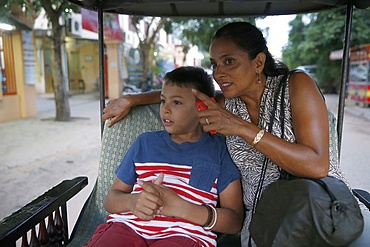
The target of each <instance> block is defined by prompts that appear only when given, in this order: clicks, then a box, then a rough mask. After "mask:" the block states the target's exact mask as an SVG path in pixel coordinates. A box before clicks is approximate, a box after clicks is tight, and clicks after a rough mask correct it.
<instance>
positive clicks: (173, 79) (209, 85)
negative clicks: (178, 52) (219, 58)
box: [164, 66, 215, 97]
mask: <svg viewBox="0 0 370 247" xmlns="http://www.w3.org/2000/svg"><path fill="white" fill-rule="evenodd" d="M164 83H165V84H166V83H170V84H174V85H176V86H179V87H189V88H194V89H196V90H198V91H200V92H202V93H204V94H206V95H208V96H209V97H213V96H215V86H214V85H213V79H212V77H211V76H209V75H208V74H207V72H205V71H204V69H202V68H200V67H194V66H184V67H179V68H176V69H174V70H172V71H170V72H168V73H166V75H165V76H164Z"/></svg>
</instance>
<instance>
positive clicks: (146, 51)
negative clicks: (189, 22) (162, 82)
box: [131, 16, 168, 78]
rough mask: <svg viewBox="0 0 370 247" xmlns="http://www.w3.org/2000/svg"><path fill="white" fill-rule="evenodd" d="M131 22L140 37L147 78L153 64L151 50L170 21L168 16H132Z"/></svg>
mask: <svg viewBox="0 0 370 247" xmlns="http://www.w3.org/2000/svg"><path fill="white" fill-rule="evenodd" d="M131 22H132V24H133V25H134V26H135V30H136V35H137V37H138V39H139V49H140V50H141V55H142V59H143V74H144V77H145V78H146V77H147V75H149V72H151V65H152V64H153V61H152V56H151V51H153V49H154V47H155V44H156V41H157V37H158V35H159V32H160V30H161V29H162V28H163V27H164V25H165V24H166V23H167V22H168V18H165V17H144V16H132V17H131ZM141 22H144V33H143V32H142V31H141V30H142V29H141V28H140V24H141Z"/></svg>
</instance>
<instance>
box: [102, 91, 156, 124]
mask: <svg viewBox="0 0 370 247" xmlns="http://www.w3.org/2000/svg"><path fill="white" fill-rule="evenodd" d="M160 94H161V91H160V90H156V91H150V92H145V93H140V94H133V95H130V94H128V95H125V96H123V97H122V98H118V99H114V100H110V101H109V102H108V103H107V105H106V106H105V108H104V110H103V116H102V120H103V121H106V120H108V119H110V120H109V122H108V123H107V126H108V127H111V126H113V125H114V124H115V123H117V122H118V121H119V120H121V119H122V118H124V117H125V116H126V115H127V114H128V113H129V112H130V109H131V108H132V107H134V106H136V105H148V104H155V103H159V102H160Z"/></svg>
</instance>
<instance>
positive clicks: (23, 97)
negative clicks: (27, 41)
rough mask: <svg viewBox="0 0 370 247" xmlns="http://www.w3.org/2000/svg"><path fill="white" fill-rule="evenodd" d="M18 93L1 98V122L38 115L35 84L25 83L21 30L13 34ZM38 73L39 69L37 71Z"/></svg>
mask: <svg viewBox="0 0 370 247" xmlns="http://www.w3.org/2000/svg"><path fill="white" fill-rule="evenodd" d="M12 42H13V56H14V63H15V66H14V69H15V71H14V74H15V81H16V87H17V94H16V95H4V96H3V97H2V99H1V100H0V122H3V121H10V120H15V119H19V118H27V117H33V116H36V115H37V100H36V99H37V96H36V90H35V86H34V85H25V84H24V70H23V53H22V51H23V49H22V37H21V32H20V31H16V32H13V34H12ZM35 73H37V71H35Z"/></svg>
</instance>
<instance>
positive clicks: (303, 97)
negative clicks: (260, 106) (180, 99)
mask: <svg viewBox="0 0 370 247" xmlns="http://www.w3.org/2000/svg"><path fill="white" fill-rule="evenodd" d="M289 90H290V91H289V93H290V102H291V109H292V118H293V129H294V134H295V136H296V139H297V140H296V141H297V143H290V142H287V141H285V140H282V139H280V138H279V137H277V136H275V135H272V134H270V133H265V134H264V136H263V137H262V139H261V140H260V142H258V144H257V145H255V148H256V149H257V150H259V151H260V152H261V153H263V154H264V155H266V156H267V157H268V158H270V159H271V160H272V161H273V162H274V163H276V164H277V165H279V166H280V167H281V168H282V169H284V170H285V171H287V172H289V173H291V174H293V175H296V176H308V177H324V176H326V175H327V173H328V170H329V124H328V114H327V108H326V105H325V102H324V100H323V98H322V95H321V93H320V92H319V90H318V88H317V86H316V84H315V82H314V81H313V80H312V78H311V77H310V76H308V75H307V74H306V73H301V72H300V73H294V74H292V75H291V76H290V79H289ZM195 95H196V96H197V97H199V98H200V99H201V100H203V101H204V103H206V104H207V105H208V110H205V111H201V112H199V113H198V116H199V119H200V122H201V124H202V125H203V129H204V131H210V130H211V129H212V130H215V131H217V132H219V133H222V134H224V135H238V136H240V137H242V138H243V139H244V140H246V141H247V142H248V143H251V142H252V141H253V139H254V137H255V136H256V134H257V133H258V132H259V131H260V130H261V129H260V128H259V127H258V126H256V125H254V124H252V123H250V122H247V121H244V120H243V119H241V118H239V117H238V116H235V115H234V114H232V113H230V112H229V111H227V110H226V109H224V108H221V107H219V106H218V105H217V104H216V103H213V102H212V101H211V100H209V99H208V97H207V96H205V95H202V94H201V93H199V92H195ZM206 118H208V122H210V123H211V124H209V125H207V124H206V121H205V119H206Z"/></svg>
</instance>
